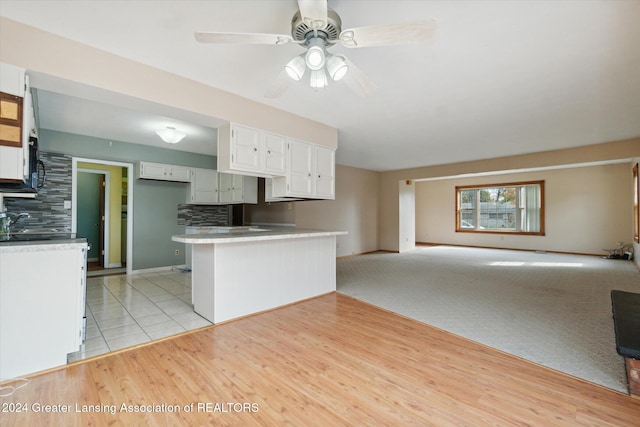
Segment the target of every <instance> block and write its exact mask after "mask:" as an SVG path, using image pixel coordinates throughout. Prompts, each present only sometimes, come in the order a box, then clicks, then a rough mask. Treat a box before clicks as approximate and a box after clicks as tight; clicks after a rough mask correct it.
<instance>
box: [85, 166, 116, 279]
mask: <svg viewBox="0 0 640 427" xmlns="http://www.w3.org/2000/svg"><path fill="white" fill-rule="evenodd" d="M110 182H111V173H110V171H103V170H98V169H84V168H81V169H78V173H77V194H78V203H77V204H76V217H77V219H78V222H77V230H76V232H77V233H78V234H80V235H81V236H83V237H86V238H87V241H88V243H89V251H88V254H87V262H88V270H89V271H92V270H98V269H106V268H113V267H116V268H120V267H122V266H121V265H118V266H110V263H109V262H105V259H107V260H109V249H108V243H109V242H108V236H109V222H110V219H111V218H110V215H109V213H110V210H109V206H110V203H109V202H110V200H109V198H108V197H107V195H108V194H110V191H109V190H110V188H109V187H110Z"/></svg>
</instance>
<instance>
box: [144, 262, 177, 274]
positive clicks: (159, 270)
mask: <svg viewBox="0 0 640 427" xmlns="http://www.w3.org/2000/svg"><path fill="white" fill-rule="evenodd" d="M181 268H186V266H185V265H184V264H182V265H168V266H165V267H153V268H141V269H138V270H132V271H131V274H144V273H164V272H171V271H173V270H174V269H181Z"/></svg>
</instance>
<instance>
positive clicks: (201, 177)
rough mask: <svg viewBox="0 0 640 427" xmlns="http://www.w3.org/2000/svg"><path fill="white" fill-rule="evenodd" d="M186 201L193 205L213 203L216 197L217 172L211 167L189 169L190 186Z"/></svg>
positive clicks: (217, 200)
mask: <svg viewBox="0 0 640 427" xmlns="http://www.w3.org/2000/svg"><path fill="white" fill-rule="evenodd" d="M189 190H190V191H189V194H188V195H187V203H189V204H194V205H215V204H218V202H219V201H220V199H219V197H218V172H216V171H214V170H212V169H198V168H194V169H191V186H190V189H189Z"/></svg>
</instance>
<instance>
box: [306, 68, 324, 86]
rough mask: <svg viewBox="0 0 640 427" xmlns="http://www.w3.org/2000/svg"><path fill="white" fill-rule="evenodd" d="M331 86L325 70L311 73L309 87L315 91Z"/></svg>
mask: <svg viewBox="0 0 640 427" xmlns="http://www.w3.org/2000/svg"><path fill="white" fill-rule="evenodd" d="M328 84H329V82H328V80H327V73H325V71H324V69H320V70H313V71H312V72H311V78H310V79H309V85H310V86H311V87H312V88H313V89H315V90H319V89H324V88H325V87H327V85H328Z"/></svg>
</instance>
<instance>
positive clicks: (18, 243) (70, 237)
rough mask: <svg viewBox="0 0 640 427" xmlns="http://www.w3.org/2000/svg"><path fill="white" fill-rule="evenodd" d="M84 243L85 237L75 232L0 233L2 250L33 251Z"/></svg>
mask: <svg viewBox="0 0 640 427" xmlns="http://www.w3.org/2000/svg"><path fill="white" fill-rule="evenodd" d="M79 244H80V245H86V244H87V239H86V238H84V237H82V236H80V235H79V234H76V233H15V234H4V235H0V251H2V252H34V251H41V250H52V249H66V248H69V247H74V246H76V245H79Z"/></svg>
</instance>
